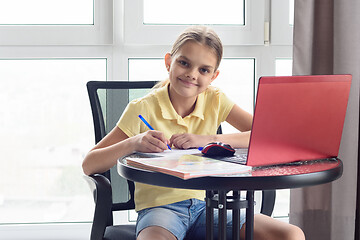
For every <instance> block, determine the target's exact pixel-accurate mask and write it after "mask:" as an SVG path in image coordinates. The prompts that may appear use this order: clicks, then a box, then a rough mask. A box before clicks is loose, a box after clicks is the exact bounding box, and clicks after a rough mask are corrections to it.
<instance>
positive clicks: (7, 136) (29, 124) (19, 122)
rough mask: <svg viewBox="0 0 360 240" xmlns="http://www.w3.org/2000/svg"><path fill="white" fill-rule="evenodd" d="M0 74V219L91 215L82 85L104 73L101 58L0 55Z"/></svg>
mask: <svg viewBox="0 0 360 240" xmlns="http://www.w3.org/2000/svg"><path fill="white" fill-rule="evenodd" d="M0 78H1V79H2V87H1V89H0V100H1V102H0V105H1V107H0V109H1V110H0V111H1V116H2V117H1V128H0V131H1V135H2V136H4V137H3V140H2V141H1V145H2V146H3V147H2V158H1V159H0V165H1V168H2V169H6V171H4V172H3V173H2V174H1V175H0V212H1V213H2V214H1V215H0V224H5V223H34V222H83V221H91V220H92V212H93V210H91V209H93V205H94V204H93V200H92V199H91V197H89V189H88V186H87V184H86V182H85V181H84V179H83V178H82V175H83V173H82V169H81V162H82V159H83V158H84V156H85V154H86V153H87V151H88V150H89V149H90V148H91V147H92V146H93V144H94V133H93V128H92V117H91V111H90V106H89V102H88V96H87V92H86V88H85V85H86V82H87V81H89V80H90V79H98V80H105V79H106V59H12V60H0Z"/></svg>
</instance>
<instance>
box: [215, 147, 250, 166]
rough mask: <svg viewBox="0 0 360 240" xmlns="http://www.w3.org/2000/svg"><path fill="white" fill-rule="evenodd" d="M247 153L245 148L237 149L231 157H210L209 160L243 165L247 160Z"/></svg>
mask: <svg viewBox="0 0 360 240" xmlns="http://www.w3.org/2000/svg"><path fill="white" fill-rule="evenodd" d="M247 153H248V149H247V148H239V149H236V152H235V154H234V155H233V156H231V157H211V158H214V159H217V160H221V161H225V162H232V163H238V164H243V165H245V164H246V160H247Z"/></svg>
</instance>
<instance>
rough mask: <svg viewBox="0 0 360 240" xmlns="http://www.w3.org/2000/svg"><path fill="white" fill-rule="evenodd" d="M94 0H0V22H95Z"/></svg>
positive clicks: (12, 23) (8, 23)
mask: <svg viewBox="0 0 360 240" xmlns="http://www.w3.org/2000/svg"><path fill="white" fill-rule="evenodd" d="M93 1H94V0H75V1H74V0H0V24H6V25H17V24H21V25H23V24H25V25H28V24H29V25H37V24H61V25H63V24H94V21H93V18H94V16H93V13H94V9H93V8H94V2H93Z"/></svg>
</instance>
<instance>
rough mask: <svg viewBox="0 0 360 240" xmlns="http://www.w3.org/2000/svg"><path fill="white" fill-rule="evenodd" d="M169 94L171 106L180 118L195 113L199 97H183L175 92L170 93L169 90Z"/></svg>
mask: <svg viewBox="0 0 360 240" xmlns="http://www.w3.org/2000/svg"><path fill="white" fill-rule="evenodd" d="M168 93H169V98H170V101H171V104H172V106H173V108H174V109H175V111H176V112H177V114H179V116H181V117H182V118H184V117H186V116H188V115H189V114H190V113H192V112H193V111H194V109H195V105H196V99H197V97H193V98H187V97H182V96H180V95H178V94H176V93H175V92H170V89H169V88H168Z"/></svg>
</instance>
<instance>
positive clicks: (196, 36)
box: [170, 26, 223, 70]
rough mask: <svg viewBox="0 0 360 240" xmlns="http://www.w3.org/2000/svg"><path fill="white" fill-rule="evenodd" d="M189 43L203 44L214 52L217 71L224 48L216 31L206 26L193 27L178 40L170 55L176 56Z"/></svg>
mask: <svg viewBox="0 0 360 240" xmlns="http://www.w3.org/2000/svg"><path fill="white" fill-rule="evenodd" d="M187 41H195V42H198V43H201V44H203V45H205V46H208V47H209V48H210V49H211V50H213V51H214V53H215V55H216V58H217V61H216V66H215V70H217V68H218V67H219V65H220V61H221V59H222V55H223V46H222V43H221V40H220V38H219V36H218V35H217V34H216V33H215V31H214V30H212V29H210V28H208V27H205V26H193V27H190V28H187V29H186V30H185V31H184V32H183V33H181V34H180V36H179V37H178V38H177V39H176V41H175V43H174V45H173V47H172V50H171V52H170V55H171V56H174V55H175V54H176V53H177V52H178V51H179V49H180V48H181V47H182V46H183V45H184V44H185V43H186V42H187Z"/></svg>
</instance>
